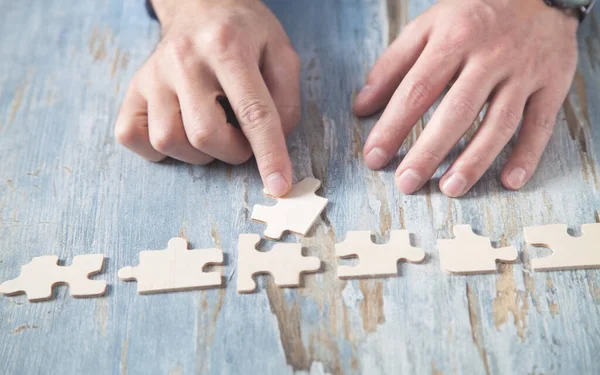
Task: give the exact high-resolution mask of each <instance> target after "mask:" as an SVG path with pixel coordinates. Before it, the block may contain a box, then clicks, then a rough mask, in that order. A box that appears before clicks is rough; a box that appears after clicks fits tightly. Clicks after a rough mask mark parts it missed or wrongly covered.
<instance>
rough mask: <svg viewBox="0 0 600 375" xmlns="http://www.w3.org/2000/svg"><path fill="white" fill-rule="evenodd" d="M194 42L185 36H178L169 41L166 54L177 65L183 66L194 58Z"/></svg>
mask: <svg viewBox="0 0 600 375" xmlns="http://www.w3.org/2000/svg"><path fill="white" fill-rule="evenodd" d="M194 45H195V44H194V40H193V39H192V38H191V37H189V36H187V35H183V36H178V37H176V38H173V39H171V40H170V41H169V42H168V43H167V45H166V47H165V48H166V50H167V53H168V54H169V55H170V56H171V58H172V59H173V60H174V61H175V62H176V63H177V64H178V65H179V66H185V65H187V64H188V61H189V60H190V58H191V57H192V56H194Z"/></svg>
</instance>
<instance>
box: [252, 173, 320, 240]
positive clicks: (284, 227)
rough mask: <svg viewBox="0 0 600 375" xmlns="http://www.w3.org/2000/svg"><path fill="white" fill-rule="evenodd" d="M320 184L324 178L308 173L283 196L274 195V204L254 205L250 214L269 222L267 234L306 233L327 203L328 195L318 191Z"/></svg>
mask: <svg viewBox="0 0 600 375" xmlns="http://www.w3.org/2000/svg"><path fill="white" fill-rule="evenodd" d="M319 187H321V181H319V180H317V179H315V178H312V177H308V178H306V179H304V180H302V181H300V182H299V183H297V184H296V185H293V186H292V189H291V190H290V192H289V193H287V194H286V195H284V196H283V197H280V198H275V199H277V203H276V204H275V205H274V206H262V205H255V206H254V207H253V209H252V215H251V218H252V220H254V221H258V222H261V223H264V224H266V225H267V228H266V229H265V233H264V235H265V237H267V238H270V239H273V240H278V239H280V238H281V236H282V235H283V233H284V232H286V231H289V232H293V233H297V234H300V235H302V236H305V235H306V233H307V232H308V230H309V229H310V227H311V226H312V225H313V224H314V222H315V221H316V220H317V218H318V217H319V215H320V214H321V212H323V210H324V209H325V206H326V205H327V199H326V198H323V197H320V196H318V195H316V194H315V192H316V191H317V190H318V189H319ZM267 195H268V194H267Z"/></svg>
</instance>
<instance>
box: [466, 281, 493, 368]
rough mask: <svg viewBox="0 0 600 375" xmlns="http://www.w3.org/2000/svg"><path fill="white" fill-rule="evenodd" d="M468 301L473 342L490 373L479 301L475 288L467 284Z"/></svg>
mask: <svg viewBox="0 0 600 375" xmlns="http://www.w3.org/2000/svg"><path fill="white" fill-rule="evenodd" d="M467 301H468V303H469V323H470V324H471V335H472V337H473V343H474V344H475V346H476V347H477V350H478V351H479V356H480V357H481V361H482V362H483V368H484V370H485V373H486V374H488V375H489V374H490V364H489V362H488V357H487V352H486V350H485V343H484V342H483V328H482V327H481V318H480V317H479V311H480V308H479V301H478V299H477V296H476V295H475V292H474V291H473V289H472V288H471V287H470V286H469V284H467Z"/></svg>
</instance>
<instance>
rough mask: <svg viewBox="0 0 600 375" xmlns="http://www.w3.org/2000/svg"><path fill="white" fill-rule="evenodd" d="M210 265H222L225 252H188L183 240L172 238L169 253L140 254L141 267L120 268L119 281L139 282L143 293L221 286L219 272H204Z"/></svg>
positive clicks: (204, 250) (168, 248) (208, 250)
mask: <svg viewBox="0 0 600 375" xmlns="http://www.w3.org/2000/svg"><path fill="white" fill-rule="evenodd" d="M209 264H212V265H221V264H223V252H222V251H221V250H219V249H201V250H188V243H187V241H186V240H185V239H184V238H172V239H171V240H170V241H169V245H168V247H167V249H166V250H145V251H141V252H140V264H139V266H137V267H125V268H121V269H120V270H119V279H120V280H137V282H138V293H140V294H146V293H160V292H175V291H180V290H188V289H200V288H211V287H217V286H220V285H221V284H222V278H221V273H220V272H203V268H204V267H206V266H207V265H209Z"/></svg>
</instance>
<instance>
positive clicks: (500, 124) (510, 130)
mask: <svg viewBox="0 0 600 375" xmlns="http://www.w3.org/2000/svg"><path fill="white" fill-rule="evenodd" d="M494 112H495V118H496V128H497V130H498V131H499V132H500V133H501V134H503V135H505V136H507V137H511V136H512V135H513V134H514V133H515V130H517V128H518V127H519V123H520V122H521V115H520V114H517V112H516V111H514V110H513V109H511V108H508V107H500V108H497V109H496V110H495V111H494Z"/></svg>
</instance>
